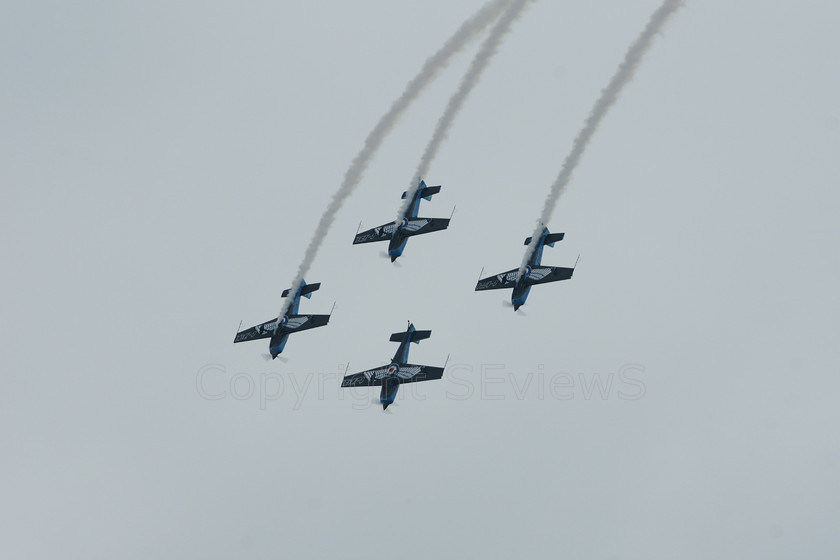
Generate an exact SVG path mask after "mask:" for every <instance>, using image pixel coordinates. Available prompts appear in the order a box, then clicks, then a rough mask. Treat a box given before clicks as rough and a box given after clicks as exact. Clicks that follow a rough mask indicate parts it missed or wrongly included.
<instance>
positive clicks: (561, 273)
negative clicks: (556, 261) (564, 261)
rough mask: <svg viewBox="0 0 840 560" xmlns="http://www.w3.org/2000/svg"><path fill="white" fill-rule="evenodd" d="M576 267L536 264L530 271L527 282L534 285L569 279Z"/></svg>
mask: <svg viewBox="0 0 840 560" xmlns="http://www.w3.org/2000/svg"><path fill="white" fill-rule="evenodd" d="M574 271H575V269H574V268H565V267H562V266H535V267H534V268H532V269H531V272H529V273H528V278H526V279H525V280H526V282H527V283H528V284H529V285H531V286H533V285H534V284H546V283H548V282H557V281H559V280H568V279H569V278H571V277H572V274H573V273H574Z"/></svg>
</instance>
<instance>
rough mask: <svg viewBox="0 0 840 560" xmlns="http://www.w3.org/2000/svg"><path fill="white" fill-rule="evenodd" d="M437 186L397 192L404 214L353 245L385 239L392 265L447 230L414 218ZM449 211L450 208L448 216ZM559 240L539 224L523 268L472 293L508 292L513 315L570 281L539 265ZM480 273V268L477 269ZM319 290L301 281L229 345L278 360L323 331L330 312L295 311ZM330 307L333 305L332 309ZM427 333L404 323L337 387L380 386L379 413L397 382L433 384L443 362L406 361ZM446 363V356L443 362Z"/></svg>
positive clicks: (441, 223) (561, 270)
mask: <svg viewBox="0 0 840 560" xmlns="http://www.w3.org/2000/svg"><path fill="white" fill-rule="evenodd" d="M440 188H441V187H440V185H437V186H427V185H426V182H425V181H423V180H421V181H420V183H419V185H418V188H417V190H416V192H415V193H414V194H413V195H411V194H410V193H409V192H404V193H403V194H402V199H403V200H405V199H406V198H407V197H409V196H411V202H410V204H408V205H407V207H406V209H405V211H403V212H401V213H400V216H399V218H398V219H397V220H395V221H393V222H389V223H386V224H383V225H381V226H378V227H375V228H372V229H369V230H366V231H363V232H361V233H359V232H358V231H357V232H356V236H355V237H354V239H353V244H354V245H358V244H363V243H375V242H379V241H387V242H388V257H390V259H391V262H394V261H396V260H397V259H398V258H399V257H400V256H402V254H403V251H404V250H405V247H406V244H407V242H408V238H409V237H414V236H417V235H424V234H426V233H432V232H436V231H441V230H444V229H447V228H448V227H449V222H450V220H451V218H452V216H450V217H449V218H422V217H419V216H418V212H419V210H420V202H421V200H427V201H431V199H432V196H434V195H436V194H438V193H439V192H440ZM454 212H455V211H454V209H453V214H454ZM359 227H360V228H361V224H359ZM564 236H565V233H551V232H550V231H549V230H548V228H547V227H546V226H545V224H542V225H541V227H540V229H539V236H538V237H537V239H536V241H535V242H534V245H535V246H534V249H533V250H532V251H531V253H530V256H529V258H528V260H527V264H526V265H525V266H522V267H520V268H514V269H512V270H508V271H506V272H501V273H499V274H496V275H494V276H488V277H486V278H480V277H481V275H479V278H480V279H479V280H478V282H477V283H476V285H475V291H477V292H478V291H484V290H502V289H512V290H513V291H512V293H511V298H510V303H511V306H512V307H513V309H514V311H516V310H518V309H519V308H520V307H522V306H523V305H524V304H525V301H526V300H527V299H528V295H529V293H530V291H531V287H532V286H535V285H537V284H547V283H549V282H558V281H560V280H568V279H570V278H571V277H572V275H573V274H574V271H575V267H572V268H567V267H560V266H546V265H543V264H542V256H543V249H544V248H545V247H554V244H555V243H556V242H558V241H562V240H563V237H564ZM531 243H532V237H528V238H526V239H525V245H531ZM575 266H577V263H575ZM483 272H484V270H483V269H482V273H483ZM320 287H321V284H320V283H317V284H307V283H306V282H301V285H300V287H299V288H298V289H297V290H296V292H295V293H291V291H292V290H291V289H287V290H284V291H283V293H282V294H281V297H284V298H291V302H290V305H288V306H287V307H285V308H284V309H285V311H284V312H283V313H282V314H281V316H280V317H277V318H274V319H271V320H269V321H266V322H264V323H260V324H259V325H256V326H253V327H251V328H248V329H245V330H238V329H237V331H238V332H237V333H236V336H235V337H234V339H233V342H234V343H237V342H247V341H251V340H259V339H264V338H268V339H270V340H269V343H268V351H269V354H268V355H267V358H268V357H270V359H272V360H273V359H275V358H277V357H278V356H279V355H280V354H281V353H282V352H283V349H284V348H285V347H286V343H287V342H288V339H289V335H291V334H295V333H298V332H302V331H305V330H309V329H314V328H317V327H323V326H325V325H327V324H328V323H329V321H330V317H331V315H332V311H330V313H329V314H327V315H305V314H299V313H298V312H299V310H300V299H301V297H305V298H307V299H310V298H311V297H312V293H313V292H315V291H316V290H318V289H319V288H320ZM334 307H335V305H333V308H334ZM241 326H242V325H241V324H240V327H241ZM431 335H432V331H420V330H417V329H416V328H415V327H414V325H413V324H412V323H411V322H410V321H409V323H408V328H407V329H406V330H405V331H404V332H399V333H394V334H392V335H391V339H390V340H391V342H399V343H400V345H399V347H398V348H397V352H396V354H394V357H393V359H392V360H391V363H390V364H388V365H385V366H380V367H377V368H373V369H369V370H365V371H361V372H359V373H354V374H352V375H345V377H344V379H343V381H342V383H341V386H342V387H381V390H380V394H379V402H380V404H381V405H382V409H383V410H387V408H388V406H390V405H391V404H393V402H394V399H395V398H396V396H397V390H398V389H399V386H400V385H401V384H404V383H415V382H419V381H432V380H435V379H441V378H442V377H443V371H444V369H445V368H446V363H445V364H444V365H443V366H442V367H434V366H425V365H415V364H409V363H408V351H409V346H410V344H411V343H415V344H418V343H419V342H420V341H421V340H425V339H427V338H429V337H430V336H431ZM448 360H449V359H448V358H447V363H448Z"/></svg>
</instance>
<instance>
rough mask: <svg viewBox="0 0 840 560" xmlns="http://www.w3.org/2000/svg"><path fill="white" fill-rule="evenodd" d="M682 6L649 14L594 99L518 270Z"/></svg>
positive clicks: (676, 1) (675, 0) (669, 3)
mask: <svg viewBox="0 0 840 560" xmlns="http://www.w3.org/2000/svg"><path fill="white" fill-rule="evenodd" d="M682 4H683V3H682V0H665V1H664V2H663V3H662V5H661V6H660V7H659V8H658V9H657V10H656V11H655V12H653V15H651V17H650V20H648V23H647V25H646V26H645V29H644V31H642V34H641V35H639V37H638V38H637V39H636V41H635V42H634V43H633V44H632V45H630V48H629V49H628V50H627V54H626V55H625V56H624V60H623V61H622V63H621V65H620V66H619V67H618V70H617V71H616V73H615V75H614V76H613V77H612V79H611V80H610V82H609V84H607V87H606V88H604V89H603V90H602V91H601V97H599V98H598V101H596V102H595V105H594V106H593V107H592V112H591V113H590V114H589V116H588V117H587V118H586V122H585V123H584V125H583V128H582V129H581V130H580V132H578V135H577V137H576V138H575V141H574V144H573V145H572V151H571V152H569V155H567V156H566V159H565V161H564V162H563V167H562V168H561V169H560V174H559V175H558V176H557V179H556V180H555V181H554V184H553V185H551V190H550V191H549V193H548V197H547V198H546V200H545V206H544V207H543V212H542V215H541V216H540V219H539V221H538V223H537V226H536V228H534V234H533V235H532V238H533V239H532V240H531V243H530V244H529V245H528V248H527V249H526V250H525V256H524V257H523V258H522V265H521V266H520V270H521V269H523V268H525V267H526V266H527V265H528V259H530V258H531V255H532V254H533V252H534V250H535V249H536V243H537V236H538V235H539V234H540V233H541V227H542V224H548V221H549V219H551V214H552V213H553V212H554V207H555V206H556V205H557V199H559V198H560V195H562V194H563V192H564V191H565V189H566V185H568V184H569V181H570V180H571V178H572V172H574V170H575V167H577V164H578V162H579V161H580V158H581V156H582V155H583V152H584V150H585V149H586V146H587V145H588V144H589V141H590V140H591V139H592V136H593V135H594V134H595V131H596V130H597V129H598V125H600V124H601V120H603V118H604V116H605V115H606V114H607V112H608V111H609V109H610V107H612V106H613V104H614V103H615V102H616V100H617V99H618V96H619V94H620V93H621V90H622V88H624V86H625V85H627V83H628V82H630V80H632V79H633V75H634V74H635V72H636V68H637V67H638V66H639V63H640V62H641V61H642V58H643V57H644V55H645V54H646V53H647V51H648V49H649V48H650V46H651V43H652V42H653V38H654V36H655V35H656V34H657V33H659V31H660V30H661V29H662V27H663V26H664V25H665V23H666V22H667V21H668V18H669V17H670V16H671V15H673V13H674V12H676V11H677V9H679V8H680V7H682Z"/></svg>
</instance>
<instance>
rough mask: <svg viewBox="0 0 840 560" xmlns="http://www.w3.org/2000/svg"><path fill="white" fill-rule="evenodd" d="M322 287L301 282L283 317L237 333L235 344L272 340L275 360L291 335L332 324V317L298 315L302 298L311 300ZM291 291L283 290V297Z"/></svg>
mask: <svg viewBox="0 0 840 560" xmlns="http://www.w3.org/2000/svg"><path fill="white" fill-rule="evenodd" d="M320 287H321V284H320V283H318V284H307V283H306V282H301V283H300V288H298V290H297V292H296V293H295V294H294V296H293V299H292V304H291V305H290V306H289V307H288V309H287V310H286V312H285V313H284V314H283V317H279V318H277V317H275V318H274V319H271V320H270V321H266V322H265V323H261V324H259V325H257V326H256V327H251V328H250V329H245V330H244V331H239V332H237V333H236V337H235V338H234V339H233V342H234V343H236V342H246V341H248V340H258V339H260V338H271V340H270V341H269V343H268V351H269V352H271V359H272V360H273V359H274V358H276V357H277V356H278V354H280V353H281V352H282V351H283V348H285V347H286V342H287V341H288V340H289V335H290V334H292V333H297V332H301V331H305V330H308V329H314V328H315V327H323V326H324V325H326V324H327V323H329V322H330V315H298V309H299V308H300V298H301V296H303V297H305V298H307V299H309V298H311V297H312V292H314V291H316V290H317V289H318V288H320ZM290 291H291V290H289V289H287V290H283V293H282V294H281V297H288V296H289V292H290ZM333 307H335V306H333Z"/></svg>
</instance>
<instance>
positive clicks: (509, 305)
mask: <svg viewBox="0 0 840 560" xmlns="http://www.w3.org/2000/svg"><path fill="white" fill-rule="evenodd" d="M502 306H504V307H508V308H511V307H513V304H512V303H511V302H509V301H508V300H506V299H503V300H502ZM516 314H517V315H521V316H523V317H527V316H528V314H527V313H525V312H524V311H522V308H521V307H520V308H519V309H517V310H516Z"/></svg>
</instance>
